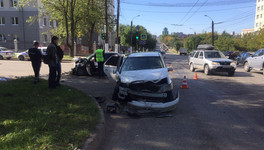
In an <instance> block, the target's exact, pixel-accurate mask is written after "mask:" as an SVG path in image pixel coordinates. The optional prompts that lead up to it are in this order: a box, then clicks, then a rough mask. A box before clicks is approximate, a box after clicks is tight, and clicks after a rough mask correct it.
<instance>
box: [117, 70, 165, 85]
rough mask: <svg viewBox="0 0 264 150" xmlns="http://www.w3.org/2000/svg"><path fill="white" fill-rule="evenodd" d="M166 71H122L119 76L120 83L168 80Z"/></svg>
mask: <svg viewBox="0 0 264 150" xmlns="http://www.w3.org/2000/svg"><path fill="white" fill-rule="evenodd" d="M168 76H169V75H168V69H167V68H161V69H152V70H137V71H124V72H122V73H121V75H120V80H121V82H122V83H132V82H136V81H139V82H147V81H156V82H158V81H160V80H162V79H164V78H168Z"/></svg>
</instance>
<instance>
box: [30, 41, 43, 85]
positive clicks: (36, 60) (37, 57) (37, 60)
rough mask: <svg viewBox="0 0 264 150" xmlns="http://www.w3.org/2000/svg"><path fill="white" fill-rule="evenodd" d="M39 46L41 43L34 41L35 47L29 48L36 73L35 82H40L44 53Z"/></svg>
mask: <svg viewBox="0 0 264 150" xmlns="http://www.w3.org/2000/svg"><path fill="white" fill-rule="evenodd" d="M38 46H39V43H38V42H34V48H30V49H29V50H28V55H29V58H30V60H31V64H32V67H33V70H34V73H35V81H34V83H35V84H36V83H38V82H39V71H40V66H41V57H42V54H41V52H40V50H39V49H38Z"/></svg>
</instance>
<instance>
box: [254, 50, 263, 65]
mask: <svg viewBox="0 0 264 150" xmlns="http://www.w3.org/2000/svg"><path fill="white" fill-rule="evenodd" d="M263 58H264V50H260V53H259V54H258V56H257V57H256V59H255V60H256V61H255V63H256V64H255V65H256V67H255V68H256V69H262V68H263Z"/></svg>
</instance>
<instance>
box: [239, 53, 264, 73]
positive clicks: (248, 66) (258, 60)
mask: <svg viewBox="0 0 264 150" xmlns="http://www.w3.org/2000/svg"><path fill="white" fill-rule="evenodd" d="M244 69H245V71H246V72H250V71H251V70H259V71H262V72H263V74H264V48H263V49H260V50H258V51H257V52H256V53H255V54H254V55H253V56H251V57H248V58H247V59H246V60H245V62H244Z"/></svg>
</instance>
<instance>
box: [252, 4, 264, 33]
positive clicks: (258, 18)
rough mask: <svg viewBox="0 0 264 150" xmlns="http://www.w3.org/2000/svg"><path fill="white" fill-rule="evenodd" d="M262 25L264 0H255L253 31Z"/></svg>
mask: <svg viewBox="0 0 264 150" xmlns="http://www.w3.org/2000/svg"><path fill="white" fill-rule="evenodd" d="M263 27H264V0H257V2H256V14H255V25H254V31H258V30H259V29H260V28H263Z"/></svg>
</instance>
